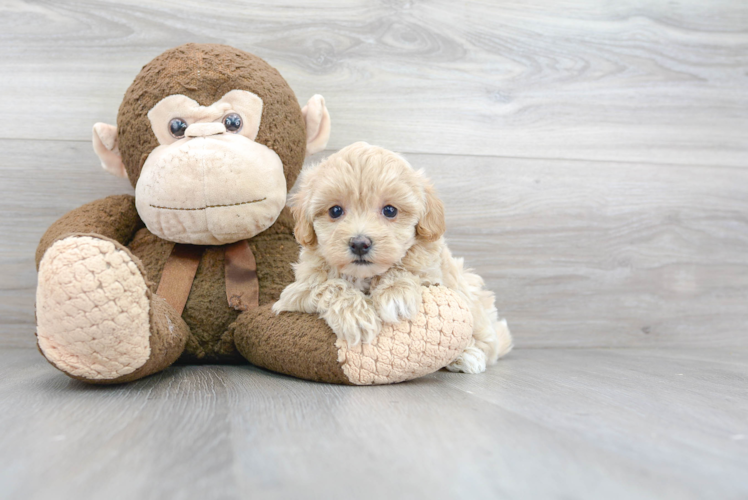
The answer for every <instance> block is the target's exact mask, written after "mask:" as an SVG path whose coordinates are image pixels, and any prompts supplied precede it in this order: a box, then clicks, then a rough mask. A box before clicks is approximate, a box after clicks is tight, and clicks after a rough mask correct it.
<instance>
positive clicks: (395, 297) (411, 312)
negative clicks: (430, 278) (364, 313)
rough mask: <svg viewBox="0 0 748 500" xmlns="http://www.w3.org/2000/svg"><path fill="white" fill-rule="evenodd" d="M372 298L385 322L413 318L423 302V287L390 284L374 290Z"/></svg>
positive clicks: (397, 321) (396, 321)
mask: <svg viewBox="0 0 748 500" xmlns="http://www.w3.org/2000/svg"><path fill="white" fill-rule="evenodd" d="M371 300H372V302H373V303H374V307H375V308H376V310H377V314H379V317H380V318H382V321H384V322H385V323H399V322H400V321H401V320H413V319H415V317H416V314H418V306H419V305H420V304H421V301H422V298H421V287H420V286H413V285H410V284H405V285H400V286H390V287H386V288H383V289H381V290H380V289H377V290H374V291H373V292H372V295H371Z"/></svg>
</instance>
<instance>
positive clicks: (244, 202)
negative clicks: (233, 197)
mask: <svg viewBox="0 0 748 500" xmlns="http://www.w3.org/2000/svg"><path fill="white" fill-rule="evenodd" d="M266 199H267V198H260V199H259V200H250V201H242V202H240V203H227V204H226V205H207V206H205V207H200V208H180V207H160V206H158V205H153V204H149V205H150V206H151V207H153V208H158V209H161V210H205V209H206V208H222V207H238V206H239V205H249V204H250V203H259V202H261V201H265V200H266Z"/></svg>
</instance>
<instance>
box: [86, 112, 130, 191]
mask: <svg viewBox="0 0 748 500" xmlns="http://www.w3.org/2000/svg"><path fill="white" fill-rule="evenodd" d="M93 148H94V151H95V152H96V155H97V156H98V157H99V160H101V166H102V167H103V168H104V170H106V171H107V172H109V173H110V174H112V175H116V176H117V177H122V178H125V179H127V170H125V164H124V163H122V156H120V154H119V145H118V139H117V127H115V126H114V125H107V124H106V123H97V124H95V125H94V126H93Z"/></svg>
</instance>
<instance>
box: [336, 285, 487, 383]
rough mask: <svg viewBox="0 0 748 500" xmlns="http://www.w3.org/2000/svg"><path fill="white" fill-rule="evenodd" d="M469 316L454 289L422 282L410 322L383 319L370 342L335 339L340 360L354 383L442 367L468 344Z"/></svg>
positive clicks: (397, 377)
mask: <svg viewBox="0 0 748 500" xmlns="http://www.w3.org/2000/svg"><path fill="white" fill-rule="evenodd" d="M472 334H473V317H472V315H471V314H470V309H469V308H468V306H467V304H465V302H464V301H463V300H462V299H461V298H460V297H459V296H458V295H457V293H455V292H454V291H452V290H450V289H448V288H445V287H442V286H436V287H429V288H427V287H424V288H423V302H422V304H421V308H420V310H419V312H418V316H416V319H415V320H414V321H413V322H412V323H409V322H406V321H403V322H401V323H398V324H396V325H390V324H388V325H385V326H384V327H383V328H382V331H381V332H380V334H379V336H378V337H377V338H376V339H375V340H374V342H372V343H371V344H358V345H356V346H354V347H349V346H348V343H347V342H346V341H344V340H338V341H337V342H336V343H335V346H336V347H337V348H338V362H339V363H340V364H341V366H342V368H343V372H344V373H345V375H346V376H347V377H348V379H349V380H350V381H351V383H353V384H355V385H373V384H393V383H397V382H402V381H404V380H410V379H413V378H416V377H421V376H423V375H427V374H429V373H432V372H434V371H436V370H439V369H440V368H443V367H445V366H446V365H448V364H449V363H450V362H452V361H453V360H454V359H455V358H456V357H457V356H458V355H459V354H460V353H461V352H462V350H463V349H464V348H465V347H466V346H467V345H468V342H469V341H470V338H471V337H472Z"/></svg>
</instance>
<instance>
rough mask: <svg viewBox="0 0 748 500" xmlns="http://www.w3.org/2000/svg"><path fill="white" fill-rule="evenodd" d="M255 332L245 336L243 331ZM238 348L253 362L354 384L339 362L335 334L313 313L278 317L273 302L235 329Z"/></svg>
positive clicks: (295, 374) (310, 377)
mask: <svg viewBox="0 0 748 500" xmlns="http://www.w3.org/2000/svg"><path fill="white" fill-rule="evenodd" d="M250 331H251V332H252V335H245V334H243V332H250ZM231 333H232V334H233V336H234V338H235V340H236V347H237V349H239V352H241V353H242V354H243V355H244V357H246V358H247V359H248V360H249V361H250V362H251V363H253V364H255V365H257V366H261V367H263V368H267V369H268V370H272V371H274V372H279V373H285V374H286V375H291V376H293V377H298V378H303V379H306V380H314V381H317V382H328V383H333V384H351V381H350V380H349V379H348V377H346V375H345V373H343V369H342V368H341V366H340V363H339V362H338V348H337V347H335V334H334V333H333V332H332V330H330V327H329V326H327V323H325V321H324V320H322V319H318V318H316V317H314V316H312V315H310V314H304V313H286V314H283V315H282V316H276V315H275V313H274V312H273V311H272V310H271V309H270V305H269V304H268V305H265V306H261V307H259V308H258V309H256V310H255V311H252V313H251V314H247V313H244V314H242V315H241V316H239V319H238V320H237V321H236V323H234V325H233V326H232V329H231Z"/></svg>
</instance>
